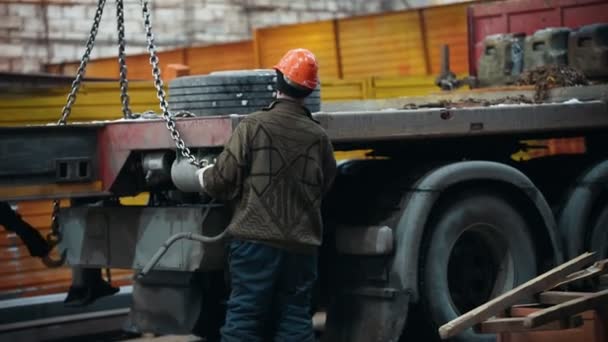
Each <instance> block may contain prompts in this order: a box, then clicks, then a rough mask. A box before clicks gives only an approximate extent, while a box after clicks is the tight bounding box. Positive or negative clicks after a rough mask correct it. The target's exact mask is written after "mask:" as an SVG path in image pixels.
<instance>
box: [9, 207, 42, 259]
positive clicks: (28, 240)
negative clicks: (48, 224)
mask: <svg viewBox="0 0 608 342" xmlns="http://www.w3.org/2000/svg"><path fill="white" fill-rule="evenodd" d="M0 225H3V226H4V228H5V229H6V230H8V231H11V232H14V233H15V234H17V236H19V238H20V239H21V241H23V243H24V244H25V247H27V250H28V252H29V253H30V255H31V256H33V257H38V258H44V257H46V256H47V255H48V254H49V252H50V250H51V247H50V246H49V244H48V243H47V242H46V240H45V239H44V238H43V237H42V235H40V232H39V231H37V230H36V228H34V227H32V226H31V225H30V224H29V223H27V222H26V221H24V220H23V219H22V218H21V216H20V215H19V214H17V212H16V211H15V210H13V208H12V207H11V206H10V204H8V203H6V202H0Z"/></svg>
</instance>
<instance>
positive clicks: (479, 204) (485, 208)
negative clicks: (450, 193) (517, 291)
mask: <svg viewBox="0 0 608 342" xmlns="http://www.w3.org/2000/svg"><path fill="white" fill-rule="evenodd" d="M434 215H435V217H434V219H433V220H432V221H431V224H430V226H429V229H430V232H431V234H430V235H429V236H428V239H427V240H426V242H425V246H426V254H425V257H424V259H423V262H422V267H423V268H422V270H421V305H422V308H423V312H424V313H425V314H426V315H427V316H428V318H430V321H431V323H432V324H431V325H432V326H433V328H434V329H437V328H438V327H439V326H441V325H443V324H444V323H446V322H449V321H451V320H452V319H454V318H456V317H457V316H459V315H461V314H463V313H465V312H467V311H469V310H471V309H473V308H475V307H477V306H479V305H481V304H483V303H485V302H486V301H488V300H489V299H491V298H493V297H496V296H497V295H499V294H500V293H503V292H505V291H507V290H510V289H512V288H513V287H515V286H516V285H518V284H520V283H522V282H524V281H527V280H529V279H531V278H533V277H534V276H535V275H536V264H537V263H536V253H535V248H534V243H533V240H532V237H531V235H530V233H529V231H530V230H529V228H530V227H529V225H528V223H527V222H526V220H525V219H524V218H523V217H522V216H521V215H520V214H519V212H518V211H517V209H516V208H515V207H513V206H512V205H511V204H510V203H508V202H507V201H506V200H504V199H502V198H500V197H498V196H496V195H492V194H489V193H485V192H478V193H471V194H463V195H460V196H457V197H456V198H453V200H452V201H450V202H449V203H446V204H445V205H443V206H440V207H439V208H437V209H436V211H435V214H434ZM435 331H437V330H435ZM453 340H454V341H467V342H473V341H475V342H477V341H494V340H495V336H494V335H482V334H476V333H474V332H473V330H472V329H468V330H466V331H465V332H463V333H461V334H460V335H458V336H456V337H455V338H454V339H453Z"/></svg>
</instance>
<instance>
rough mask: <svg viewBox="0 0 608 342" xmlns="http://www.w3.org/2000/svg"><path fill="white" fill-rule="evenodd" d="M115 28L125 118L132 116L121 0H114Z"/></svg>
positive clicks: (121, 97) (121, 99)
mask: <svg viewBox="0 0 608 342" xmlns="http://www.w3.org/2000/svg"><path fill="white" fill-rule="evenodd" d="M116 28H117V31H118V64H119V70H120V102H121V103H122V115H123V117H124V118H125V119H130V118H132V117H133V115H132V114H133V113H132V112H131V108H130V106H129V100H130V99H129V80H128V79H127V61H126V55H125V46H126V42H125V17H124V6H123V0H116Z"/></svg>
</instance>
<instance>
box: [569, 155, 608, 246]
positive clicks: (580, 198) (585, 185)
mask: <svg viewBox="0 0 608 342" xmlns="http://www.w3.org/2000/svg"><path fill="white" fill-rule="evenodd" d="M606 190H608V160H605V161H603V162H600V163H598V164H596V165H595V166H593V167H591V168H590V169H588V170H587V171H586V172H585V173H583V174H582V176H581V177H580V178H579V179H578V180H577V182H576V183H575V184H574V186H573V187H572V189H571V191H570V193H569V195H568V197H567V200H566V202H565V205H564V207H563V209H562V211H561V214H560V216H559V221H558V227H559V232H560V233H561V236H562V238H563V243H564V249H565V254H566V257H567V258H573V257H575V256H577V255H579V254H580V253H581V252H582V251H583V250H584V249H585V236H586V230H587V229H591V227H590V226H589V225H590V224H591V222H589V220H590V219H591V215H592V209H593V207H594V206H595V204H596V203H597V200H598V199H599V197H600V195H601V194H602V193H603V192H605V191H606Z"/></svg>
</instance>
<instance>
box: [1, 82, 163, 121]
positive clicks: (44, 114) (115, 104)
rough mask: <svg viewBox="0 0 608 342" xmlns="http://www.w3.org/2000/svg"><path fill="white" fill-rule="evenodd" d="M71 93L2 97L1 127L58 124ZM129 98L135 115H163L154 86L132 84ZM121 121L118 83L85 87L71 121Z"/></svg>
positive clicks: (74, 108) (54, 91)
mask: <svg viewBox="0 0 608 342" xmlns="http://www.w3.org/2000/svg"><path fill="white" fill-rule="evenodd" d="M68 91H69V89H68V88H64V87H61V88H57V89H54V90H51V91H46V92H34V93H26V94H23V95H20V96H17V95H14V94H11V96H10V97H9V96H7V97H5V98H2V97H0V99H1V101H0V125H24V124H44V123H49V122H56V121H57V120H58V119H59V116H60V114H61V109H62V108H63V106H64V105H65V99H66V95H67V94H68ZM129 95H130V98H131V109H132V110H133V112H144V111H146V110H154V111H156V112H158V111H160V109H159V105H158V100H157V99H156V91H155V90H154V87H153V84H152V82H143V81H142V82H130V83H129ZM121 117H122V107H121V103H120V90H119V88H118V83H117V82H89V83H84V84H83V85H82V88H81V91H80V93H79V94H78V97H77V99H76V104H75V105H74V107H73V110H72V115H71V116H70V118H69V121H90V120H114V119H120V118H121Z"/></svg>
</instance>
